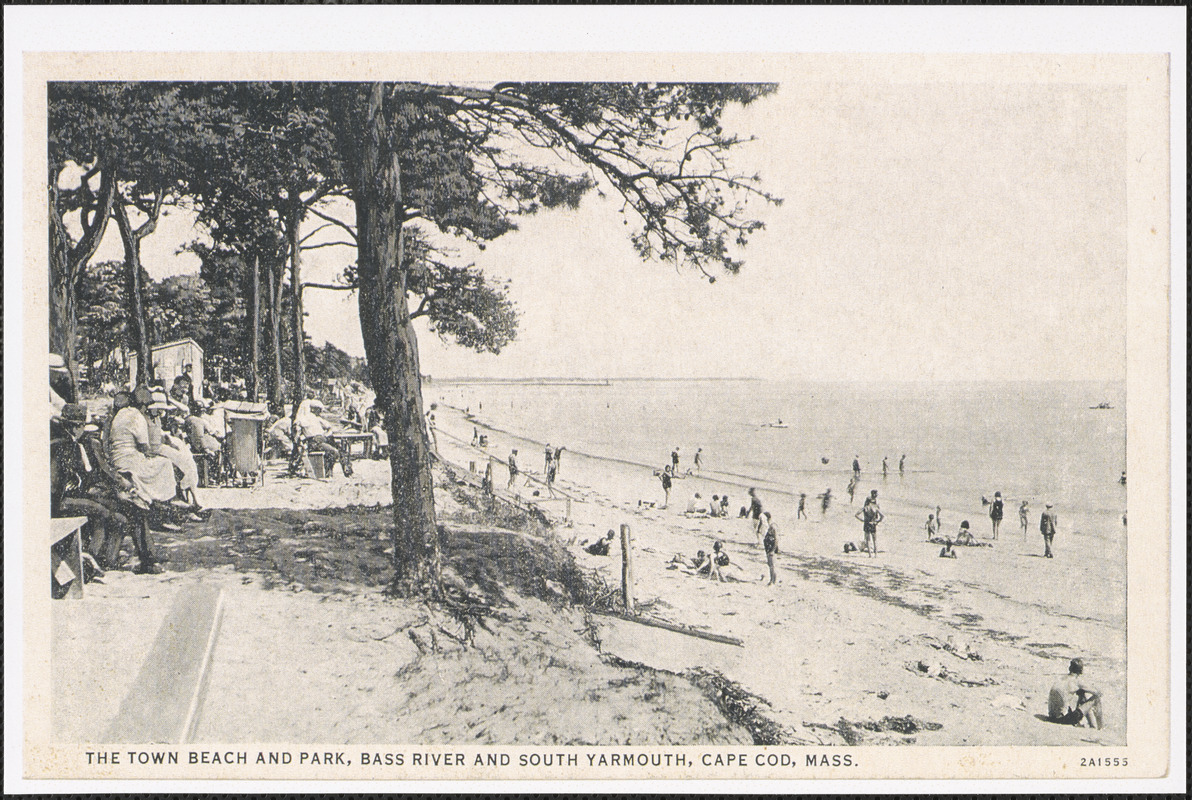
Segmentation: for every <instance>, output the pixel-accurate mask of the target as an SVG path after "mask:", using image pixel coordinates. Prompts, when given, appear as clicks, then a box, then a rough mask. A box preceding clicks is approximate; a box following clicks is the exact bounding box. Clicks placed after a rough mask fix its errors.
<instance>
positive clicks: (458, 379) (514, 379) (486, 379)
mask: <svg viewBox="0 0 1192 800" xmlns="http://www.w3.org/2000/svg"><path fill="white" fill-rule="evenodd" d="M421 377H422V379H423V380H425V381H427V382H430V383H445V382H454V383H526V382H531V381H540V382H545V381H555V382H560V381H566V382H572V383H594V382H598V381H638V382H646V381H649V382H663V381H674V382H677V381H719V382H725V383H732V382H746V381H753V382H775V383H777V382H782V381H788V382H792V383H954V384H964V383H1122V384H1124V383H1126V379H1125V378H879V379H876V380H875V379H873V378H774V377H756V376H734V377H722V376H681V377H654V376H617V375H604V376H591V375H525V376H480V375H449V376H444V377H436V376H435V375H433V374H432V375H422V376H421Z"/></svg>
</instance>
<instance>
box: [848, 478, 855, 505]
mask: <svg viewBox="0 0 1192 800" xmlns="http://www.w3.org/2000/svg"><path fill="white" fill-rule="evenodd" d="M856 492H857V476H856V475H854V476H853V477H852V478H851V479H850V480H849V482H848V503H849V505H850V506H851V505H852V504H853V495H854V494H856Z"/></svg>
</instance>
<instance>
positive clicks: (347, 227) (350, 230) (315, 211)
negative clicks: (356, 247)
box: [307, 206, 359, 242]
mask: <svg viewBox="0 0 1192 800" xmlns="http://www.w3.org/2000/svg"><path fill="white" fill-rule="evenodd" d="M307 211H309V212H310V213H312V214H314V215H315V216H316V217H318V218H319V219H323V220H326V221H327V222H330V223H331V224H332V225H338V226H339V227H340V228H343V229H344V230H345V231H347V232H348V235H349V236H351V237H352V241H354V242H355V241H359V240H358V239H357V238H356V229H355V228H353V227H352V226H351V225H349V224H348V223H346V222H344V221H343V220H341V219H336V218H335V217H333V216H331V215H329V214H324V213H323V212H322V211H319V210H318V209H317V208H315V207H313V206H308V207H307Z"/></svg>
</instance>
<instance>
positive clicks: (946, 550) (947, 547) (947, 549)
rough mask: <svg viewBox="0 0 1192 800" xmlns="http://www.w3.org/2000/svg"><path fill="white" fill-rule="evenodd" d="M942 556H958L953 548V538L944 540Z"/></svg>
mask: <svg viewBox="0 0 1192 800" xmlns="http://www.w3.org/2000/svg"><path fill="white" fill-rule="evenodd" d="M940 558H956V551H955V550H953V549H952V540H951V539H945V540H944V546H943V547H941V548H940Z"/></svg>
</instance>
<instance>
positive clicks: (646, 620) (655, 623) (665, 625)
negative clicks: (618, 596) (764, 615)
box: [592, 609, 745, 647]
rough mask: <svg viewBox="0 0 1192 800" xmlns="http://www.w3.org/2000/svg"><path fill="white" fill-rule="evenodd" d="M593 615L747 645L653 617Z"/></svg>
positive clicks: (713, 640) (602, 612) (686, 634)
mask: <svg viewBox="0 0 1192 800" xmlns="http://www.w3.org/2000/svg"><path fill="white" fill-rule="evenodd" d="M592 613H594V614H600V615H601V616H605V617H616V618H617V619H623V620H625V621H626V622H636V623H637V624H638V625H646V626H648V627H651V628H661V629H662V630H664V631H672V632H673V633H681V634H683V635H684V636H694V637H695V638H697V639H707V640H708V641H709V642H718V643H719V644H731V645H736V646H737V647H744V646H745V643H744V642H742V641H741V640H740V639H737V638H736V637H733V636H725V635H723V634H720V633H711V632H709V631H700V630H696V629H695V628H689V627H687V626H686V625H676V624H675V623H673V622H663V621H662V620H660V619H654V618H653V617H639V616H635V615H633V614H619V613H616V612H611V611H603V610H597V609H593V611H592Z"/></svg>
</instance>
